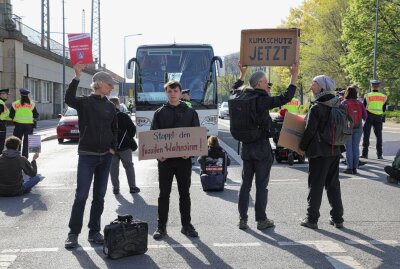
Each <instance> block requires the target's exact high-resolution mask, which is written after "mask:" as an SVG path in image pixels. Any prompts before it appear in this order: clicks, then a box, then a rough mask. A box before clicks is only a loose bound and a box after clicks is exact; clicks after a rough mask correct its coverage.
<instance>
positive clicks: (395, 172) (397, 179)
mask: <svg viewBox="0 0 400 269" xmlns="http://www.w3.org/2000/svg"><path fill="white" fill-rule="evenodd" d="M384 169H385V172H386V174H388V176H387V181H388V183H400V149H399V151H398V152H397V154H396V157H395V158H394V161H393V163H392V166H389V165H387V166H385V168H384Z"/></svg>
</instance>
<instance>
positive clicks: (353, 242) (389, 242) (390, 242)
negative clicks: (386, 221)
mask: <svg viewBox="0 0 400 269" xmlns="http://www.w3.org/2000/svg"><path fill="white" fill-rule="evenodd" d="M345 243H346V244H349V245H398V244H399V242H398V241H396V240H368V241H367V240H345Z"/></svg>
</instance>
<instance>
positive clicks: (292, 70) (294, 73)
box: [289, 63, 299, 85]
mask: <svg viewBox="0 0 400 269" xmlns="http://www.w3.org/2000/svg"><path fill="white" fill-rule="evenodd" d="M289 69H290V84H292V85H296V80H297V76H298V75H299V65H298V64H297V63H295V64H292V66H291V67H290V68H289Z"/></svg>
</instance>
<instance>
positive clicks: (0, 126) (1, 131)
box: [0, 89, 10, 154]
mask: <svg viewBox="0 0 400 269" xmlns="http://www.w3.org/2000/svg"><path fill="white" fill-rule="evenodd" d="M8 92H9V89H1V90H0V154H1V152H2V151H3V148H4V141H5V140H6V136H7V121H9V120H10V118H9V115H10V111H9V110H8V107H7V106H6V101H7V98H8Z"/></svg>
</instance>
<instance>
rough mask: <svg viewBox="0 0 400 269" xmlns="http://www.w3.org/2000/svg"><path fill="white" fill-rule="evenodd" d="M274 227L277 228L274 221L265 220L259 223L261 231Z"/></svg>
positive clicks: (258, 227)
mask: <svg viewBox="0 0 400 269" xmlns="http://www.w3.org/2000/svg"><path fill="white" fill-rule="evenodd" d="M274 226H275V224H274V221H273V220H272V219H265V220H260V221H257V229H259V230H264V229H267V228H271V227H274Z"/></svg>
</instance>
